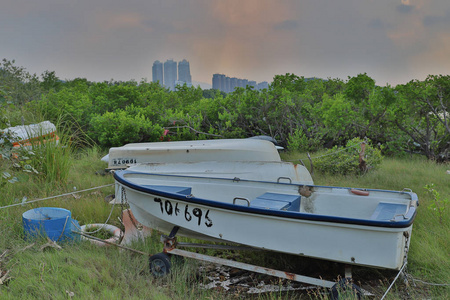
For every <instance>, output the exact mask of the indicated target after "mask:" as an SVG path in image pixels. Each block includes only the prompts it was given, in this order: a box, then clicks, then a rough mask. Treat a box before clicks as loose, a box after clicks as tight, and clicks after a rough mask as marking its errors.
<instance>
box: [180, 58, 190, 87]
mask: <svg viewBox="0 0 450 300" xmlns="http://www.w3.org/2000/svg"><path fill="white" fill-rule="evenodd" d="M178 81H180V82H182V83H186V84H188V85H189V84H191V83H192V79H191V70H190V68H189V62H188V61H187V60H185V59H183V60H182V61H180V62H179V63H178Z"/></svg>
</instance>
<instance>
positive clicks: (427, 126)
mask: <svg viewBox="0 0 450 300" xmlns="http://www.w3.org/2000/svg"><path fill="white" fill-rule="evenodd" d="M396 91H397V92H398V95H399V97H398V98H399V101H398V102H397V103H396V106H395V108H394V109H393V110H392V112H391V114H390V120H391V122H392V123H393V124H395V125H396V126H397V127H398V128H399V129H400V130H401V131H402V132H403V133H404V134H406V135H407V136H408V137H409V138H410V139H411V140H412V141H413V142H414V143H415V145H416V146H417V147H418V148H419V150H420V152H421V153H423V154H424V155H426V156H427V157H428V158H429V159H435V160H438V161H445V160H449V159H450V153H449V152H450V150H449V149H450V126H449V112H448V107H450V76H442V75H439V76H431V75H430V76H428V77H427V79H426V80H425V81H418V80H413V81H410V82H409V83H407V84H405V85H399V86H397V88H396Z"/></svg>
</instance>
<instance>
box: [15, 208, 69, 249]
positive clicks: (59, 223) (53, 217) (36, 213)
mask: <svg viewBox="0 0 450 300" xmlns="http://www.w3.org/2000/svg"><path fill="white" fill-rule="evenodd" d="M22 222H23V229H24V232H25V239H31V238H36V237H39V236H41V237H42V236H47V237H48V238H50V239H51V240H52V241H55V242H56V241H66V240H73V239H74V236H73V234H72V229H74V230H76V229H75V226H74V225H73V223H77V222H76V221H75V220H72V213H71V212H70V210H67V209H64V208H58V207H39V208H34V209H30V210H28V211H26V212H24V213H23V215H22Z"/></svg>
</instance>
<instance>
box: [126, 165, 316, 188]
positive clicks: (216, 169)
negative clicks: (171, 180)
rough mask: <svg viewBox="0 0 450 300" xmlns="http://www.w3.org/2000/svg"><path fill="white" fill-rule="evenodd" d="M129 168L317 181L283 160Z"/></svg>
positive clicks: (136, 166)
mask: <svg viewBox="0 0 450 300" xmlns="http://www.w3.org/2000/svg"><path fill="white" fill-rule="evenodd" d="M128 170H130V171H134V172H141V173H142V172H144V173H156V174H172V175H174V174H177V175H185V176H201V177H216V178H232V179H239V180H240V179H247V180H260V181H273V182H288V183H292V182H293V183H301V184H313V179H312V178H311V174H310V173H309V171H308V169H306V168H305V167H304V166H302V165H296V164H293V163H290V162H282V161H200V162H184V163H183V162H179V163H142V164H136V165H132V166H131V167H129V168H128Z"/></svg>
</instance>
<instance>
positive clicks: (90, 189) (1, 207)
mask: <svg viewBox="0 0 450 300" xmlns="http://www.w3.org/2000/svg"><path fill="white" fill-rule="evenodd" d="M112 185H114V183H110V184H106V185H101V186H97V187H93V188H89V189H85V190H80V191H76V192H70V193H66V194H61V195H56V196H50V197H46V198H40V199H35V200H31V201H27V202H24V203H16V204H11V205H6V206H0V209H3V208H9V207H14V206H19V205H25V204H30V203H34V202H39V201H44V200H49V199H54V198H59V197H65V196H70V195H73V194H78V193H82V192H87V191H92V190H97V189H101V188H104V187H108V186H112Z"/></svg>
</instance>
